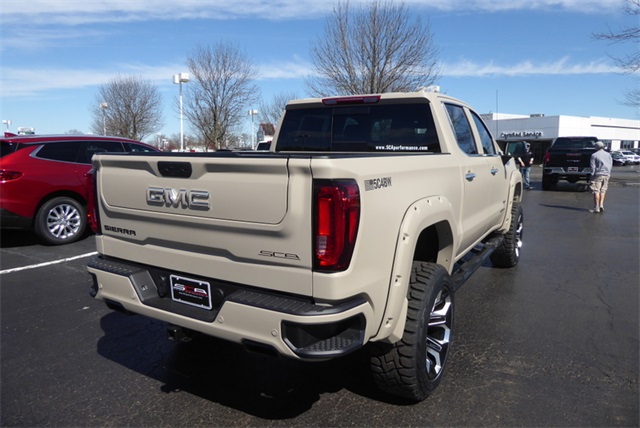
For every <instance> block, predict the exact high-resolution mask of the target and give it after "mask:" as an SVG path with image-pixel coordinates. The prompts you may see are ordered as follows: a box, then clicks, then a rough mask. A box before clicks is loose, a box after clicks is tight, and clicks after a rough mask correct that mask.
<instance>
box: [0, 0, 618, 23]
mask: <svg viewBox="0 0 640 428" xmlns="http://www.w3.org/2000/svg"><path fill="white" fill-rule="evenodd" d="M371 1H373V0H351V2H352V5H353V4H358V3H368V2H371ZM405 2H406V4H407V5H408V6H409V7H411V8H420V9H424V10H427V11H429V10H433V11H449V12H451V11H460V12H469V11H476V12H497V11H514V10H549V11H570V12H576V13H603V12H604V13H617V12H620V10H621V8H622V2H621V1H620V0H429V1H427V0H405ZM334 4H335V2H332V1H319V0H243V1H238V0H215V1H211V0H181V1H175V0H92V1H87V0H29V1H24V0H3V6H2V9H3V10H2V14H1V16H0V19H1V23H2V25H3V26H4V25H11V24H15V25H16V26H21V25H24V23H25V22H28V23H29V25H31V26H32V25H47V24H64V25H78V24H91V23H96V22H100V23H108V22H133V21H149V20H179V19H193V18H205V19H234V18H240V17H243V18H247V17H251V18H256V17H259V18H262V19H272V20H282V19H302V18H317V17H319V16H322V15H325V14H326V13H327V12H330V11H331V10H332V8H333V6H334Z"/></svg>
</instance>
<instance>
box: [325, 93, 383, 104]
mask: <svg viewBox="0 0 640 428" xmlns="http://www.w3.org/2000/svg"><path fill="white" fill-rule="evenodd" d="M378 101H380V95H358V96H355V97H336V98H323V99H322V104H324V105H326V106H335V105H344V104H376V103H377V102H378Z"/></svg>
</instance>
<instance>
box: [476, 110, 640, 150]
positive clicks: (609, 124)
mask: <svg viewBox="0 0 640 428" xmlns="http://www.w3.org/2000/svg"><path fill="white" fill-rule="evenodd" d="M482 119H483V120H484V121H485V123H486V124H487V126H488V127H489V129H490V130H491V133H492V134H493V135H494V137H495V138H496V140H497V141H498V143H499V144H500V145H501V146H503V147H504V144H505V143H507V142H509V141H527V142H529V143H531V149H532V151H533V153H534V154H535V157H536V162H539V161H542V157H543V156H544V153H545V152H546V150H547V148H549V146H551V144H552V143H553V141H554V140H555V139H556V138H558V137H571V136H589V137H597V138H598V139H599V140H601V141H602V142H604V143H605V144H606V145H607V149H608V150H620V149H626V148H634V147H640V119H637V120H632V119H615V118H609V117H594V116H588V117H580V116H545V115H543V114H531V115H528V116H526V115H515V114H502V113H500V114H498V113H490V114H484V115H482Z"/></svg>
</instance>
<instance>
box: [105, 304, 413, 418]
mask: <svg viewBox="0 0 640 428" xmlns="http://www.w3.org/2000/svg"><path fill="white" fill-rule="evenodd" d="M101 326H102V329H103V331H104V332H105V335H104V336H103V337H102V338H100V340H99V341H98V353H99V354H100V355H101V356H103V357H104V358H107V359H109V360H111V361H114V362H116V363H117V364H120V365H122V366H124V367H127V368H129V369H131V370H133V371H135V372H137V373H139V374H141V375H144V376H148V377H151V378H153V379H156V380H157V381H159V382H161V383H162V387H161V391H162V392H164V393H166V394H177V393H183V392H186V393H189V394H194V395H197V396H198V397H201V398H203V399H205V400H208V401H211V402H215V403H219V404H221V405H224V406H228V407H232V408H234V409H237V410H240V411H242V412H245V413H248V414H251V415H254V416H256V417H260V418H264V419H275V420H277V419H288V418H292V417H295V416H298V415H300V414H302V413H304V412H306V411H308V410H309V409H311V407H312V406H313V404H314V403H315V402H317V401H318V400H319V399H320V395H321V394H322V393H327V392H330V393H335V392H338V391H340V390H341V389H348V390H350V391H351V392H354V393H356V394H358V395H362V396H366V397H368V398H371V399H374V400H377V401H385V402H389V403H393V402H394V399H393V398H392V397H387V396H385V395H383V394H382V393H379V392H378V391H377V390H376V388H375V386H374V383H373V380H372V379H371V377H370V376H369V375H368V365H367V361H366V355H365V352H359V353H354V354H352V355H350V356H346V357H343V358H340V359H336V360H331V361H326V362H301V361H297V360H293V359H288V358H283V357H271V356H265V355H260V354H255V353H250V352H247V351H246V350H245V349H244V348H243V347H241V346H239V345H236V344H233V343H229V342H225V341H222V340H217V339H214V338H210V337H206V336H200V337H196V338H195V339H194V340H193V341H191V342H187V343H174V342H171V341H169V340H168V339H167V338H166V335H165V325H164V324H163V323H161V322H159V321H155V320H152V319H148V318H146V317H143V316H138V315H133V316H127V315H123V314H120V313H116V312H113V313H109V314H107V315H105V316H104V317H103V318H102V319H101ZM396 404H402V403H396Z"/></svg>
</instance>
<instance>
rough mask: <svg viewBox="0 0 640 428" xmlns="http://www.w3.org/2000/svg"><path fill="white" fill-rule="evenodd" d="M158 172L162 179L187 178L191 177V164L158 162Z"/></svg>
mask: <svg viewBox="0 0 640 428" xmlns="http://www.w3.org/2000/svg"><path fill="white" fill-rule="evenodd" d="M158 171H160V175H162V176H163V177H172V178H189V177H191V172H192V170H191V164H190V163H189V162H166V161H160V162H158Z"/></svg>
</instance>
